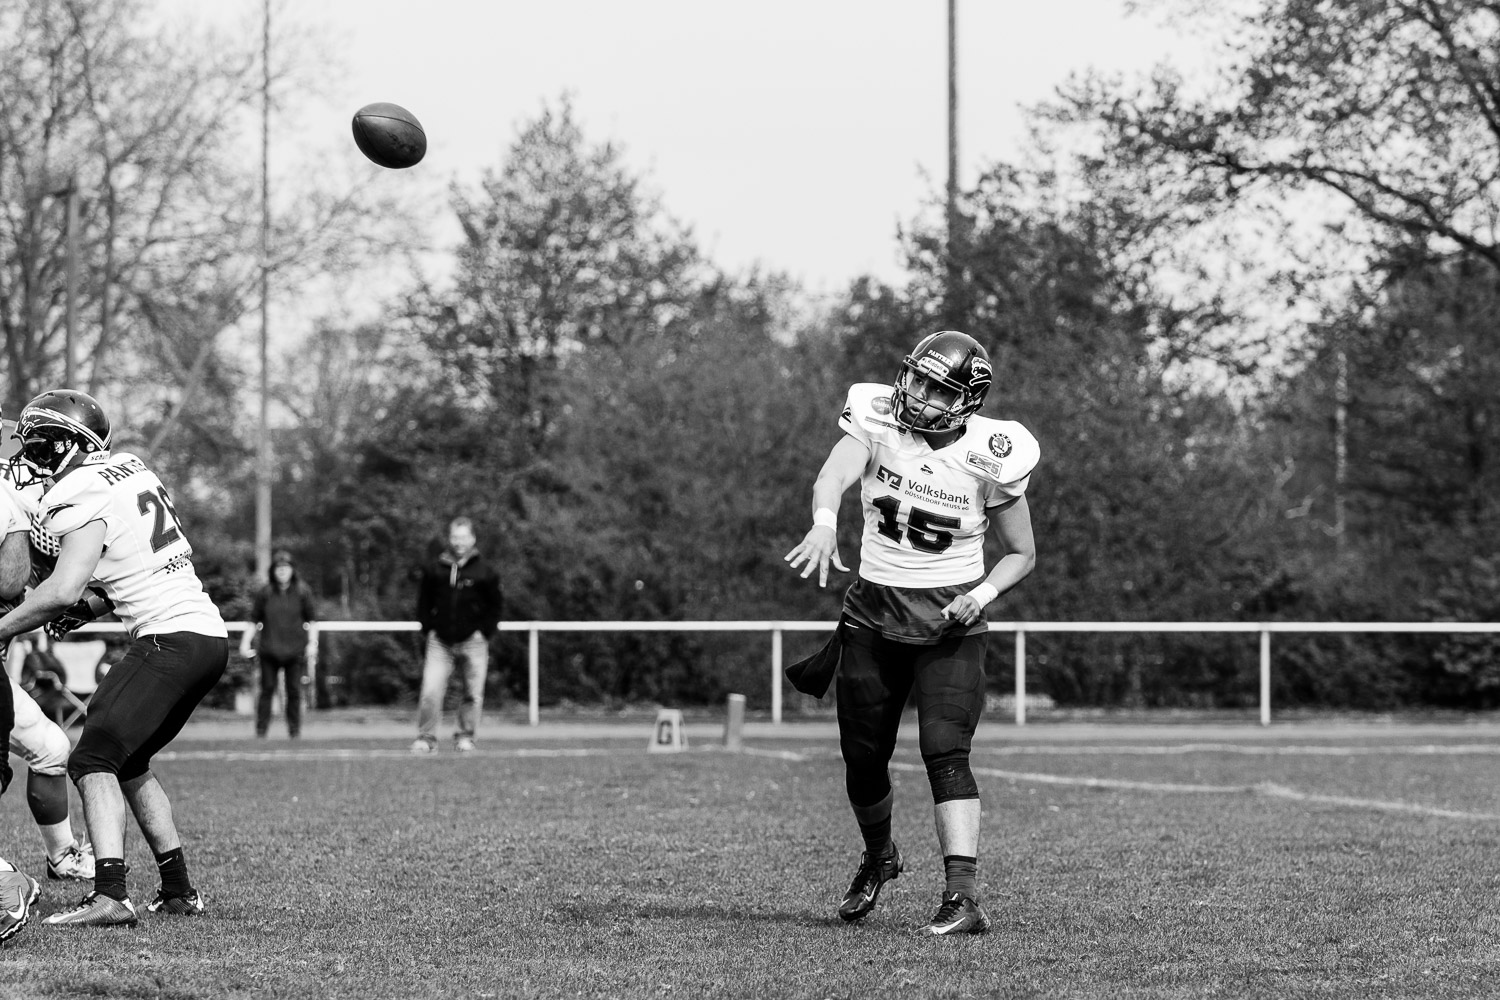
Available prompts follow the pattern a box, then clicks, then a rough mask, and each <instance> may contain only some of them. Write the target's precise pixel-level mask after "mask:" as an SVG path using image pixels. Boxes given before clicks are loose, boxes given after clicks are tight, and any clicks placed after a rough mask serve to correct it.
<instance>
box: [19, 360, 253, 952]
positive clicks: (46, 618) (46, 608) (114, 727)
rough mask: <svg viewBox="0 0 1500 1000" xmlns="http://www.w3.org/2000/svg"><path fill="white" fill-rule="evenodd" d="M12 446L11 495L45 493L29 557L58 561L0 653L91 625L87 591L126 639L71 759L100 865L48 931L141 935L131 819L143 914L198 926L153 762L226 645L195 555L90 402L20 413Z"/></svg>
mask: <svg viewBox="0 0 1500 1000" xmlns="http://www.w3.org/2000/svg"><path fill="white" fill-rule="evenodd" d="M16 434H17V437H19V438H20V442H21V444H20V450H19V452H17V454H16V455H15V457H14V458H13V459H12V460H11V470H12V473H13V475H14V478H15V484H16V485H17V486H18V487H20V488H22V489H25V488H26V487H28V486H30V485H32V484H40V485H41V486H42V494H41V497H40V499H39V501H38V511H37V515H36V517H35V518H34V519H33V522H32V527H31V542H32V546H33V547H34V548H37V549H45V548H47V547H49V546H50V545H51V544H53V541H52V540H53V539H56V540H57V541H56V547H57V559H56V563H55V565H54V566H53V567H52V570H51V573H50V575H48V576H47V577H46V578H45V579H43V580H41V581H40V582H39V583H37V584H36V586H34V587H33V588H32V589H31V591H30V592H29V593H28V594H27V596H26V599H25V600H24V601H22V602H21V604H20V605H19V606H18V607H16V608H15V609H14V610H12V611H10V612H9V613H7V614H6V615H5V616H4V617H3V618H0V644H3V643H5V642H9V641H10V639H11V638H13V637H14V636H16V635H19V634H21V633H24V632H29V631H32V630H34V629H36V628H38V627H40V626H42V625H45V624H47V623H48V622H52V621H55V620H56V619H58V618H59V616H63V617H75V616H78V615H82V614H86V613H87V612H84V611H81V610H80V603H81V602H83V599H84V598H85V596H86V593H87V592H88V591H89V590H90V589H91V588H97V589H98V591H99V592H101V593H102V595H103V596H104V597H105V598H107V603H109V604H112V610H113V611H114V613H115V614H116V615H118V616H119V618H120V621H121V622H122V623H123V624H124V626H125V628H126V630H127V631H128V633H129V635H130V646H129V648H128V649H127V650H126V653H125V656H124V657H123V658H122V659H121V660H120V662H119V663H117V664H115V666H114V667H113V668H112V669H111V670H110V671H109V673H108V674H106V675H105V677H104V680H103V681H101V682H100V684H99V687H98V688H97V689H96V690H95V692H94V695H93V697H92V698H91V699H90V703H89V713H88V716H87V718H86V720H85V722H84V725H83V733H82V734H81V735H80V736H79V738H78V743H77V745H76V746H75V747H74V748H73V751H72V753H71V754H70V756H69V758H68V776H69V777H70V778H72V780H73V782H74V784H75V785H77V786H78V791H79V794H80V796H81V797H82V799H83V810H84V818H85V820H86V821H87V824H88V830H89V836H90V839H91V840H92V841H93V845H94V851H95V855H96V858H95V872H94V890H93V891H92V892H90V893H89V894H88V895H86V896H85V897H84V898H83V900H82V901H81V902H80V903H79V904H78V905H77V906H76V907H74V908H73V909H71V910H64V911H60V912H58V913H53V914H51V915H50V916H48V917H47V918H46V919H45V920H44V921H43V923H46V924H53V925H75V926H98V925H108V924H134V923H135V922H136V921H137V914H136V909H135V905H134V904H133V903H132V902H131V900H130V895H129V893H128V891H127V889H126V879H125V874H126V869H125V822H126V807H127V806H128V807H129V809H130V812H131V813H132V814H133V815H134V816H135V820H136V823H137V825H138V826H139V827H140V829H141V832H142V834H143V835H144V836H145V839H146V842H147V844H149V845H150V847H151V850H152V852H153V853H154V855H155V857H156V862H157V868H158V872H159V874H160V876H161V886H160V888H159V890H158V891H157V893H156V897H155V898H154V899H153V900H152V901H151V903H150V904H149V905H148V906H147V907H146V908H147V910H148V911H149V912H152V913H166V914H180V915H191V914H195V913H199V912H201V911H202V909H203V901H202V899H201V898H200V897H199V895H198V893H197V891H196V890H195V889H194V888H193V886H192V883H191V881H190V879H189V877H188V869H187V863H186V861H185V859H184V857H183V851H182V843H181V840H180V839H179V838H178V834H177V828H176V825H175V824H174V822H173V818H172V805H171V802H170V801H169V800H168V798H167V795H166V792H165V791H164V790H163V789H162V786H161V784H160V783H159V782H158V781H157V779H156V777H155V775H154V774H153V773H152V771H151V761H152V758H153V757H154V756H155V754H156V753H157V751H159V750H161V749H162V748H163V747H165V746H166V745H167V744H168V743H170V742H171V741H172V739H173V738H174V737H176V735H177V733H178V732H179V731H180V730H181V729H182V726H183V724H184V723H186V721H187V719H188V717H189V716H190V715H191V714H192V711H193V709H194V708H195V707H197V705H198V703H199V702H200V701H201V700H202V699H203V696H204V695H206V694H207V693H208V692H209V691H210V690H212V689H213V686H214V685H215V684H216V683H217V682H218V680H219V677H220V676H221V675H222V674H223V672H224V668H225V666H226V665H227V663H228V659H229V641H228V631H227V630H226V629H225V627H224V621H223V619H222V618H221V617H220V615H219V611H218V609H217V608H216V607H215V606H214V603H213V602H212V601H211V600H210V599H209V597H208V595H207V594H206V593H204V591H203V586H202V584H201V583H200V582H199V580H198V577H197V574H196V573H195V572H194V570H193V565H192V560H191V554H192V547H191V546H190V545H189V544H188V541H187V538H186V537H185V535H184V534H183V530H182V525H181V523H180V522H179V521H178V519H177V512H176V510H175V509H174V508H173V506H172V501H171V499H170V497H169V496H168V495H167V491H166V488H165V487H164V486H163V485H162V483H161V481H160V480H159V479H157V478H156V476H155V475H154V474H153V473H152V472H151V471H150V470H149V469H148V468H146V466H145V464H144V463H143V462H142V461H141V460H140V459H139V458H136V457H135V456H134V455H128V454H127V455H114V454H113V453H112V452H111V451H110V424H109V420H108V418H107V417H106V416H105V415H104V411H103V410H102V409H101V408H100V406H99V404H98V403H97V402H96V401H95V400H94V399H93V398H92V397H90V396H89V395H87V394H86V393H82V392H78V391H76V390H70V389H60V390H54V391H51V392H46V393H43V394H42V395H40V396H38V397H37V398H36V399H34V400H32V401H31V402H30V403H28V404H27V406H26V408H25V409H24V410H22V411H21V416H20V419H19V420H18V421H17V428H16ZM95 596H97V595H95ZM85 604H86V602H85Z"/></svg>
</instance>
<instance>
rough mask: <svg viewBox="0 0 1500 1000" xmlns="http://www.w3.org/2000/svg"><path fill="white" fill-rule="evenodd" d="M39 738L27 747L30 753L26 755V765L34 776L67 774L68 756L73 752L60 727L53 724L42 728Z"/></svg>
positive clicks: (71, 745)
mask: <svg viewBox="0 0 1500 1000" xmlns="http://www.w3.org/2000/svg"><path fill="white" fill-rule="evenodd" d="M49 721H50V720H49ZM40 736H41V738H40V739H38V740H36V741H35V743H34V744H33V745H32V746H31V747H28V750H29V751H30V752H29V753H27V754H26V763H27V765H28V766H29V767H30V768H31V770H32V771H33V772H34V773H36V774H48V775H63V774H67V773H68V755H69V754H70V753H72V751H73V744H72V743H70V742H69V741H68V734H67V733H65V732H63V731H62V727H61V726H59V725H56V724H55V723H53V724H49V725H47V726H45V727H43V728H42V730H41V733H40Z"/></svg>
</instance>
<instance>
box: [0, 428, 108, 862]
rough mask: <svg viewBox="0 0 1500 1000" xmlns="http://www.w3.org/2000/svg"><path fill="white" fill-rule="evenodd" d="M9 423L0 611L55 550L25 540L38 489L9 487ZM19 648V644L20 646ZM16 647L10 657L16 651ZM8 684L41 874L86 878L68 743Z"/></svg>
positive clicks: (1, 496) (12, 741) (0, 476)
mask: <svg viewBox="0 0 1500 1000" xmlns="http://www.w3.org/2000/svg"><path fill="white" fill-rule="evenodd" d="M14 426H15V425H14V424H13V423H10V422H6V425H5V428H4V430H3V432H0V433H3V434H4V436H5V438H6V439H7V440H5V441H4V442H3V443H0V457H3V458H4V459H6V461H5V462H3V463H0V613H3V612H5V611H9V610H10V609H11V608H13V607H15V606H16V605H17V604H19V603H20V601H21V598H22V597H23V596H24V593H25V589H26V587H27V586H28V585H29V584H31V585H34V584H36V583H37V582H39V581H40V580H41V579H42V577H44V576H45V575H46V574H47V573H49V572H50V571H51V566H52V564H51V558H55V556H56V554H57V553H56V551H55V550H53V551H52V552H50V553H47V554H44V553H41V552H37V551H35V550H33V549H32V546H31V543H30V542H29V540H28V533H29V531H30V529H31V519H32V517H33V516H34V515H35V514H36V512H37V501H38V500H39V499H40V497H41V487H40V486H33V487H28V488H27V489H20V488H18V487H17V486H16V485H15V480H14V477H13V475H12V474H11V469H10V464H9V461H8V460H9V459H10V458H12V457H14V449H13V448H10V447H9V446H10V445H12V444H13V443H16V439H15V438H14V437H13V436H12V435H11V430H12V429H14ZM64 629H65V626H64V625H63V624H62V623H61V622H59V621H54V622H53V623H52V624H49V625H48V626H47V631H48V634H49V635H51V636H53V637H54V638H56V637H58V636H60V635H61V634H63V632H64ZM24 648H25V646H24V645H23V646H22V647H21V650H24ZM21 650H17V651H14V652H10V655H11V656H16V655H21ZM6 652H7V650H4V649H0V664H3V663H4V661H5V659H6V655H5V654H6ZM9 686H10V693H11V700H12V702H13V704H14V706H15V714H14V717H13V726H12V728H11V730H10V738H9V747H10V752H11V753H13V754H15V755H16V756H18V757H20V758H21V759H23V760H24V761H26V767H27V777H26V805H27V806H28V807H29V809H30V811H31V817H32V819H33V820H34V821H35V823H36V826H37V831H38V832H39V833H40V834H41V837H42V846H43V848H44V849H45V851H46V854H47V861H46V868H47V877H48V878H49V879H77V880H79V881H92V880H93V878H94V855H93V849H92V848H91V847H90V846H89V845H88V844H79V843H78V842H77V840H76V839H75V838H74V836H73V824H72V820H71V817H70V816H69V807H68V753H69V751H71V750H72V744H71V743H70V742H69V741H68V736H67V734H66V733H64V732H63V730H62V727H61V726H59V725H58V724H57V723H55V722H53V721H52V720H51V719H49V718H47V715H46V713H44V712H43V711H42V707H41V706H40V705H38V704H37V702H36V699H34V698H33V697H32V696H31V695H30V694H29V693H28V692H27V691H26V690H25V689H24V688H22V687H21V686H20V685H19V684H17V683H16V682H15V681H14V680H11V681H10V684H9ZM0 745H4V744H0Z"/></svg>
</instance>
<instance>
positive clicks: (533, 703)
mask: <svg viewBox="0 0 1500 1000" xmlns="http://www.w3.org/2000/svg"><path fill="white" fill-rule="evenodd" d="M541 659H542V654H541V643H540V642H539V641H538V640H537V630H536V629H531V630H530V631H528V632H527V633H526V689H527V690H526V719H527V721H528V722H530V723H531V724H532V725H533V726H536V725H540V724H541V721H542V693H541V691H540V690H539V688H540V686H541V673H542V671H541Z"/></svg>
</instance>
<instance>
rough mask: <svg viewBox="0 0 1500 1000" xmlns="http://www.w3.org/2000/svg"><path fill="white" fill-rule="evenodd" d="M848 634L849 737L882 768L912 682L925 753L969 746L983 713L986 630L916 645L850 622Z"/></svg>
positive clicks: (843, 703) (842, 693)
mask: <svg viewBox="0 0 1500 1000" xmlns="http://www.w3.org/2000/svg"><path fill="white" fill-rule="evenodd" d="M843 636H844V644H843V657H842V659H841V660H840V662H839V672H838V680H837V685H838V687H837V691H838V719H839V731H840V734H841V736H842V738H843V740H844V741H846V742H848V741H853V742H854V744H856V745H858V746H862V747H865V748H866V749H867V751H868V752H871V753H873V754H874V757H873V761H874V762H877V763H878V764H879V766H880V767H882V768H883V767H884V765H885V761H887V760H889V759H890V755H891V751H892V750H894V749H895V745H896V730H897V728H898V727H899V726H900V724H901V713H902V712H903V711H904V710H905V708H906V702H907V698H908V697H909V696H910V695H911V692H912V689H913V688H915V689H916V703H917V724H918V725H919V726H920V727H921V749H922V753H923V755H924V756H932V755H934V754H940V753H948V752H951V751H953V750H964V751H966V750H968V748H969V744H970V741H971V740H972V739H973V737H974V731H975V729H977V728H978V726H979V717H980V716H981V715H982V714H983V713H984V695H985V676H984V654H985V650H986V648H987V647H988V645H989V636H988V635H987V634H985V633H979V634H977V635H961V634H960V635H954V636H950V637H949V638H946V639H944V640H942V641H941V642H936V643H930V644H918V643H911V642H898V641H896V640H894V639H889V638H886V637H885V636H883V635H880V634H879V633H878V632H876V631H875V630H874V629H871V628H868V627H865V626H862V625H855V626H854V627H852V628H851V627H849V626H848V625H847V624H846V625H845V627H844V629H843Z"/></svg>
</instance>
